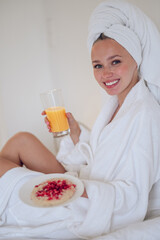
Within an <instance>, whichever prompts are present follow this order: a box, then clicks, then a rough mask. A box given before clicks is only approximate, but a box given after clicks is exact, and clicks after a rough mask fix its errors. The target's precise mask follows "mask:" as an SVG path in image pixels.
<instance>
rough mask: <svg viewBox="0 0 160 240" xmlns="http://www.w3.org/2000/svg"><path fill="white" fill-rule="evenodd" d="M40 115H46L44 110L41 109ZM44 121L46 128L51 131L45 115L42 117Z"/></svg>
mask: <svg viewBox="0 0 160 240" xmlns="http://www.w3.org/2000/svg"><path fill="white" fill-rule="evenodd" d="M41 115H43V116H45V115H46V112H45V111H43V112H42V113H41ZM44 122H45V124H46V125H47V128H48V130H49V132H51V126H50V123H49V121H48V118H47V117H45V118H44Z"/></svg>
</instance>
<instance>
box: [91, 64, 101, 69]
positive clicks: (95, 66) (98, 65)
mask: <svg viewBox="0 0 160 240" xmlns="http://www.w3.org/2000/svg"><path fill="white" fill-rule="evenodd" d="M93 67H94V68H96V69H99V68H102V65H101V64H96V65H94V66H93Z"/></svg>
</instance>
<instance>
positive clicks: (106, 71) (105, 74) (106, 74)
mask: <svg viewBox="0 0 160 240" xmlns="http://www.w3.org/2000/svg"><path fill="white" fill-rule="evenodd" d="M112 75H113V72H112V71H111V69H110V68H109V67H105V68H104V69H103V72H102V76H103V78H109V77H111V76H112Z"/></svg>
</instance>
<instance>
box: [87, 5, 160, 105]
mask: <svg viewBox="0 0 160 240" xmlns="http://www.w3.org/2000/svg"><path fill="white" fill-rule="evenodd" d="M101 33H104V35H105V36H107V37H110V38H112V39H114V40H115V41H117V42H118V43H119V44H120V45H121V46H123V47H124V48H125V49H126V50H127V51H128V52H129V53H130V55H131V56H132V57H133V58H134V60H135V61H136V63H137V65H138V67H139V73H140V76H141V77H142V78H143V79H144V80H145V81H146V83H147V85H148V87H149V89H150V91H151V92H152V94H153V95H154V97H155V98H156V100H157V101H158V102H159V103H160V64H159V62H160V33H159V31H158V29H157V28H156V26H155V25H154V23H153V22H152V21H151V20H150V19H149V18H148V17H147V16H146V15H145V14H144V13H143V12H142V11H141V10H140V9H139V8H137V7H136V6H134V5H132V4H130V3H128V2H125V1H121V0H110V1H105V2H102V3H101V4H99V5H98V6H97V7H96V9H95V10H94V11H93V13H92V15H91V18H90V22H89V33H88V48H89V51H90V52H91V49H92V46H93V44H94V42H95V41H96V40H97V38H98V37H99V36H100V34H101Z"/></svg>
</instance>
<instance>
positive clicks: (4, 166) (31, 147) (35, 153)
mask: <svg viewBox="0 0 160 240" xmlns="http://www.w3.org/2000/svg"><path fill="white" fill-rule="evenodd" d="M23 164H24V165H25V166H26V167H27V168H29V169H31V170H34V171H39V172H43V173H64V172H65V169H64V167H63V166H62V165H61V164H60V163H59V162H58V161H57V159H56V157H55V156H54V155H53V154H52V153H51V152H50V151H49V150H48V149H47V148H46V147H45V146H44V145H43V144H42V143H41V142H40V141H39V140H38V139H37V138H36V137H35V136H34V135H32V134H30V133H27V132H21V133H17V134H16V135H14V136H13V137H12V138H10V139H9V141H8V142H7V143H6V144H5V146H4V147H3V149H2V151H1V152H0V176H2V175H3V174H4V173H5V172H6V171H8V170H9V169H12V168H14V167H18V166H22V165H23Z"/></svg>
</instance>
